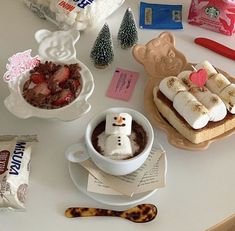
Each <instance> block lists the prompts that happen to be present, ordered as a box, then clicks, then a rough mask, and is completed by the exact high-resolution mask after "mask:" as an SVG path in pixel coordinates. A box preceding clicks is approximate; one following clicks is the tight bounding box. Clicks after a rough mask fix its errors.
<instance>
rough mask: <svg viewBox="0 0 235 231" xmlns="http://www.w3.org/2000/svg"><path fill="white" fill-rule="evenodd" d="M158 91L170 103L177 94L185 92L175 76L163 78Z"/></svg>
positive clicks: (184, 88)
mask: <svg viewBox="0 0 235 231" xmlns="http://www.w3.org/2000/svg"><path fill="white" fill-rule="evenodd" d="M159 89H160V91H161V92H162V93H163V94H164V95H165V96H166V97H167V98H168V99H169V100H171V101H173V100H174V98H175V96H176V94H177V93H178V92H180V91H187V89H186V87H185V86H184V85H183V84H182V83H181V81H180V80H179V79H178V78H177V77H175V76H170V77H167V78H164V79H163V80H162V81H161V82H160V84H159Z"/></svg>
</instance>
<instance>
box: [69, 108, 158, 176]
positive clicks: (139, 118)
mask: <svg viewBox="0 0 235 231" xmlns="http://www.w3.org/2000/svg"><path fill="white" fill-rule="evenodd" d="M110 112H116V113H122V112H125V113H129V114H130V115H131V116H132V119H133V120H135V121H136V122H137V123H138V124H140V125H141V126H142V127H143V129H144V130H145V132H146V134H147V144H146V146H145V148H144V150H143V151H142V152H141V153H139V154H138V155H136V156H134V157H132V158H130V159H125V160H113V159H110V158H108V157H106V156H103V155H102V154H100V153H98V152H97V151H96V150H95V148H94V147H93V145H92V142H91V136H92V133H93V131H94V129H95V128H96V126H97V125H98V124H99V123H100V122H102V121H104V120H105V118H106V114H107V113H110ZM153 140H154V133H153V128H152V126H151V124H150V122H149V121H148V119H147V118H146V117H145V116H144V115H142V114H141V113H139V112H138V111H135V110H133V109H130V108H124V107H114V108H109V109H107V110H105V111H103V112H101V113H100V114H98V115H96V116H95V117H94V118H93V119H92V120H91V121H90V122H89V123H88V125H87V127H86V131H85V142H84V143H77V144H73V145H71V146H70V147H69V148H68V149H67V150H66V152H65V155H66V158H67V159H68V160H69V161H71V162H74V163H80V162H82V161H84V160H86V159H88V158H91V160H92V161H93V162H94V163H95V164H96V165H97V167H98V168H100V169H101V170H103V171H104V172H106V173H108V174H111V175H126V174H129V173H131V172H134V171H135V170H137V169H138V168H139V167H140V166H141V165H142V164H143V163H144V162H145V160H146V159H147V157H148V156H149V153H150V151H151V148H152V145H153Z"/></svg>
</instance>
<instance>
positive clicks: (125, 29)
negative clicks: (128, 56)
mask: <svg viewBox="0 0 235 231" xmlns="http://www.w3.org/2000/svg"><path fill="white" fill-rule="evenodd" d="M117 39H118V41H119V42H120V45H121V47H122V48H123V49H127V48H130V47H132V46H133V45H134V44H136V42H137V41H138V32H137V27H136V23H135V19H134V15H133V13H132V11H131V8H127V10H126V12H125V14H124V17H123V19H122V22H121V25H120V28H119V31H118V36H117Z"/></svg>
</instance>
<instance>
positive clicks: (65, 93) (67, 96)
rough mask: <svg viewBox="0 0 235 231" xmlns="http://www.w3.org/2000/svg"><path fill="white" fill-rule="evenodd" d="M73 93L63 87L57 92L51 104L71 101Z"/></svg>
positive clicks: (58, 104) (61, 104) (57, 104)
mask: <svg viewBox="0 0 235 231" xmlns="http://www.w3.org/2000/svg"><path fill="white" fill-rule="evenodd" d="M73 97H74V95H73V93H72V92H71V91H70V90H69V89H64V90H62V91H61V92H60V93H59V97H58V98H57V99H56V100H55V101H53V102H52V104H53V105H56V106H63V105H65V104H68V103H69V102H71V101H72V99H73Z"/></svg>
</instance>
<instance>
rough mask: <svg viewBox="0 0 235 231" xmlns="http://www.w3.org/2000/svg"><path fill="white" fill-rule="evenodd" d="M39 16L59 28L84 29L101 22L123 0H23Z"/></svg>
mask: <svg viewBox="0 0 235 231" xmlns="http://www.w3.org/2000/svg"><path fill="white" fill-rule="evenodd" d="M24 2H25V3H26V5H27V6H28V7H29V8H30V9H31V10H32V11H33V12H35V13H37V14H38V15H39V17H41V18H44V19H48V20H50V21H52V22H53V23H55V24H56V25H57V26H58V27H59V28H61V29H69V28H70V27H71V26H75V27H76V28H77V29H78V30H85V29H87V28H91V27H94V26H96V25H98V24H99V23H101V22H103V21H104V20H105V19H106V18H107V17H108V16H109V15H111V14H112V13H113V12H114V11H115V10H117V9H118V8H119V7H120V6H121V5H122V3H123V2H124V0H24Z"/></svg>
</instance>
